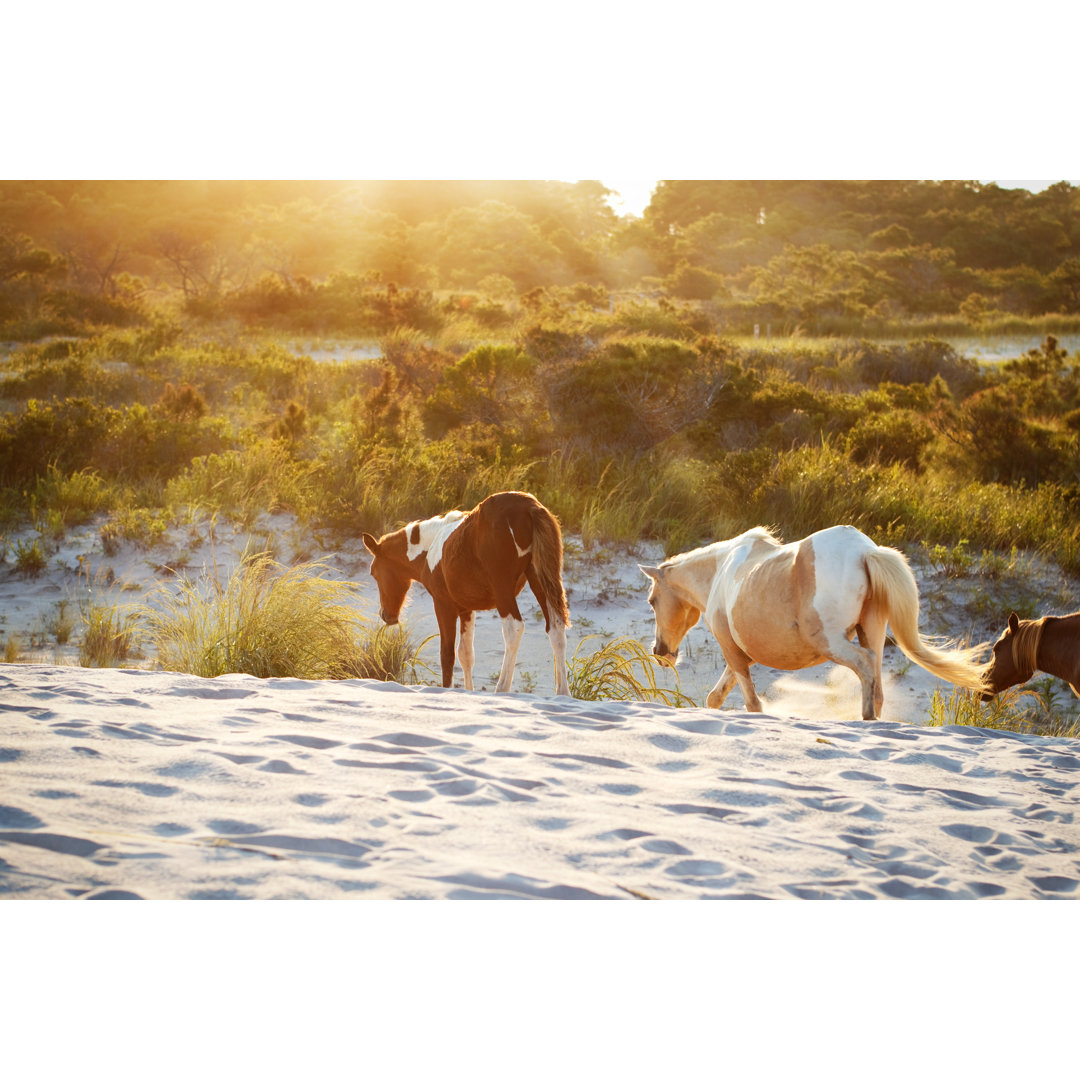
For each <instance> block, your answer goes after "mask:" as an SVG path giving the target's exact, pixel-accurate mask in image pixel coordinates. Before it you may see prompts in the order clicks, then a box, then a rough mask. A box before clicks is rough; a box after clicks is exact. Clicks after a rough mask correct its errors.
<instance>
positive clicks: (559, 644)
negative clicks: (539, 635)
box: [525, 566, 570, 697]
mask: <svg viewBox="0 0 1080 1080" xmlns="http://www.w3.org/2000/svg"><path fill="white" fill-rule="evenodd" d="M525 578H526V580H527V581H528V582H529V588H531V589H532V591H533V595H534V596H535V597H536V600H537V603H538V604H539V605H540V610H541V611H542V612H543V613H544V623H545V624H546V625H547V636H548V641H550V642H551V652H552V654H553V655H554V657H555V693H556V694H564V695H565V696H566V697H569V696H570V684H569V683H568V682H567V675H566V627H565V626H564V625H563V624H562V622H561V621H560V620H559V619H553V618H552V617H551V612H550V611H549V610H548V601H547V593H545V592H544V587H543V585H541V584H540V579H539V577H537V575H536V571H534V570H533V568H532V567H531V566H530V567H529V569H528V570H526V571H525Z"/></svg>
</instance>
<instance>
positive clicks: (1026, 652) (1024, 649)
mask: <svg viewBox="0 0 1080 1080" xmlns="http://www.w3.org/2000/svg"><path fill="white" fill-rule="evenodd" d="M1045 626H1046V616H1043V617H1042V618H1041V619H1025V620H1024V621H1023V622H1022V623H1021V624H1020V625H1019V626H1018V627H1017V629H1016V633H1015V634H1013V640H1012V659H1013V663H1014V664H1015V665H1016V666H1017V668H1018V669H1019V670H1021V671H1028V670H1030V671H1031V673H1032V674H1034V673H1035V672H1036V671H1038V670H1039V662H1038V656H1039V645H1040V644H1041V643H1042V635H1043V628H1044V627H1045Z"/></svg>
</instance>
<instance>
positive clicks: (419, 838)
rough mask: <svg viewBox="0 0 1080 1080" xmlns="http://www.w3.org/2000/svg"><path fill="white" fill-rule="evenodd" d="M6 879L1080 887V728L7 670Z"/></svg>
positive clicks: (112, 883) (338, 885)
mask: <svg viewBox="0 0 1080 1080" xmlns="http://www.w3.org/2000/svg"><path fill="white" fill-rule="evenodd" d="M0 701H2V702H3V706H2V709H0V770H2V772H0V777H2V783H3V789H2V790H3V796H2V798H0V852H2V856H0V857H2V858H3V860H4V861H3V864H2V867H0V881H2V883H3V888H4V889H5V890H6V894H7V895H8V896H9V897H19V896H22V897H29V898H45V897H55V898H64V897H72V896H78V897H87V898H95V897H96V898H109V897H113V898H116V897H121V896H130V897H142V898H145V899H197V898H204V899H227V898H264V899H269V898H336V897H348V896H354V897H374V898H384V899H387V898H459V899H464V898H512V897H513V898H550V899H618V898H622V899H630V898H633V897H635V896H640V897H649V898H656V899H670V898H704V897H732V898H734V897H744V898H769V897H771V898H784V897H802V898H873V897H880V898H884V897H896V898H904V897H928V898H963V899H975V898H982V897H1007V898H1009V897H1011V898H1019V897H1074V896H1076V895H1077V887H1078V883H1080V829H1078V827H1077V825H1076V821H1075V818H1076V814H1077V812H1078V810H1080V784H1078V781H1080V745H1078V744H1077V743H1076V741H1075V740H1063V739H1045V738H1037V737H1034V736H1019V735H1014V734H1009V733H1004V734H1002V733H998V734H993V733H989V732H986V731H981V730H975V729H970V728H966V729H965V728H947V729H940V728H937V729H933V728H918V727H913V726H911V725H903V724H899V723H896V722H889V721H880V722H878V723H874V724H864V723H862V722H861V721H851V720H848V721H843V720H838V721H835V722H832V723H827V722H821V721H809V720H795V719H789V718H781V717H776V716H768V715H750V714H739V713H735V714H730V713H728V714H717V713H710V712H707V711H705V710H697V709H695V710H687V711H684V710H672V709H670V708H667V707H664V706H660V705H652V704H648V705H646V704H627V703H614V702H603V703H590V702H580V701H571V700H565V699H558V698H554V697H551V698H544V697H539V696H536V695H521V694H514V695H499V696H496V695H494V694H491V693H483V692H478V691H474V692H471V693H467V692H465V691H461V690H454V689H451V690H443V689H442V688H434V687H426V688H409V687H402V686H400V685H398V684H393V683H385V684H384V683H376V682H372V681H366V680H365V681H350V682H341V683H336V682H304V681H301V680H293V679H275V680H258V679H255V678H253V677H250V676H244V675H230V676H224V677H222V678H219V679H214V680H204V679H199V678H195V677H192V676H186V675H176V674H169V673H162V672H146V671H138V670H73V669H71V668H66V667H51V666H38V665H7V666H4V667H3V668H2V669H0Z"/></svg>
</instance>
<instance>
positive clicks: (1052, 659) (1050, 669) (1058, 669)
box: [983, 611, 1080, 701]
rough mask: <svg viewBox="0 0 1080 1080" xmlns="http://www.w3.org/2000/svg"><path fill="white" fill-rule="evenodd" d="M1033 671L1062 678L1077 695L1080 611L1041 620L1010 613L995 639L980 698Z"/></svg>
mask: <svg viewBox="0 0 1080 1080" xmlns="http://www.w3.org/2000/svg"><path fill="white" fill-rule="evenodd" d="M1036 671H1045V672H1046V673H1047V674H1048V675H1054V676H1056V677H1057V678H1059V679H1064V680H1065V681H1066V682H1067V683H1068V684H1069V686H1071V687H1072V691H1073V693H1074V694H1076V696H1077V697H1080V611H1074V612H1073V613H1072V614H1071V615H1044V616H1043V617H1042V618H1041V619H1021V618H1020V616H1019V615H1017V614H1016V612H1015V611H1014V612H1012V614H1011V615H1009V625H1008V626H1006V627H1005V629H1004V631H1002V634H1001V637H999V638H998V639H997V641H995V642H994V655H993V657H992V659H991V660H990V663H989V664H988V665H987V668H986V687H985V689H986V693H985V694H984V695H983V700H985V701H989V700H990V698H992V697H993V696H994V695H995V694H1000V693H1001V691H1002V690H1005V689H1007V688H1008V687H1010V686H1017V685H1019V684H1020V683H1026V682H1027V681H1028V679H1030V678H1031V677H1032V675H1034V674H1035V672H1036Z"/></svg>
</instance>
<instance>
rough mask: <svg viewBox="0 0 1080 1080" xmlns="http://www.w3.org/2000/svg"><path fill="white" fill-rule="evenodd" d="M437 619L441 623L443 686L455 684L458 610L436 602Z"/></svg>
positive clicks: (440, 655)
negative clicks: (455, 645) (455, 642)
mask: <svg viewBox="0 0 1080 1080" xmlns="http://www.w3.org/2000/svg"><path fill="white" fill-rule="evenodd" d="M435 621H436V622H437V623H438V624H439V661H440V662H441V664H442V684H443V686H453V684H454V639H455V637H456V636H457V612H456V611H455V610H454V609H453V608H449V607H443V606H442V605H440V604H436V605H435Z"/></svg>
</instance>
